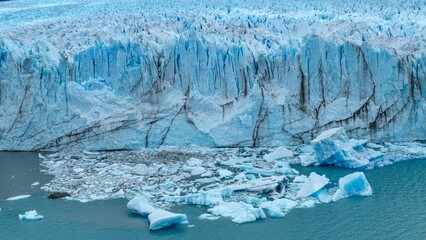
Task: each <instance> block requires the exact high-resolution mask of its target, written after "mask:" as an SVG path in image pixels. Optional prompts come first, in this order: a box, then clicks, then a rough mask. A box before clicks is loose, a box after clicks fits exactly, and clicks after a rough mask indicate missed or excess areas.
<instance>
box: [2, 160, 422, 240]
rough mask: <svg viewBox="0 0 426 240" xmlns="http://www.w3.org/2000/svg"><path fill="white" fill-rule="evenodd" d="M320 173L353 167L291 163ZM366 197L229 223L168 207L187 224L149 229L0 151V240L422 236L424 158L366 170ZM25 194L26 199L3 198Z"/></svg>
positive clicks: (121, 208)
mask: <svg viewBox="0 0 426 240" xmlns="http://www.w3.org/2000/svg"><path fill="white" fill-rule="evenodd" d="M296 168H297V169H298V170H299V171H300V172H302V173H307V174H308V173H309V172H312V171H315V172H317V173H319V174H326V175H327V177H329V178H330V179H331V180H332V182H337V179H338V178H339V177H342V176H344V175H346V174H348V173H351V172H353V171H352V170H348V169H341V168H334V167H307V168H303V167H296ZM365 175H366V176H367V179H368V180H369V182H370V184H371V185H372V187H373V190H374V193H373V196H371V197H350V198H346V199H343V200H340V201H338V202H336V203H330V204H320V205H315V207H314V208H310V209H295V210H292V211H291V212H290V213H289V214H288V215H286V216H285V217H284V218H279V219H272V218H267V219H265V220H259V221H256V222H254V223H246V224H241V225H238V224H235V223H232V222H231V220H230V219H227V218H220V219H219V220H215V221H210V220H198V219H197V217H198V216H199V215H200V214H202V213H205V212H206V208H205V207H197V206H176V207H174V208H173V209H172V211H175V212H181V213H186V214H187V215H188V220H189V221H190V224H189V225H177V226H175V227H172V228H169V229H164V230H159V231H149V230H148V228H149V222H148V220H147V219H146V218H143V217H139V216H137V215H134V214H131V213H130V212H129V211H128V210H127V208H126V204H127V200H125V199H116V200H108V201H94V202H89V203H80V202H75V201H66V200H49V199H47V196H48V193H46V192H44V191H42V190H40V186H41V185H39V186H36V187H31V183H33V182H40V183H41V184H43V183H46V182H48V181H49V180H50V179H51V177H50V176H48V175H45V174H43V173H41V172H40V167H39V160H38V157H37V153H7V152H0V208H1V209H2V210H1V211H0V239H46V240H49V239H55V240H56V239H61V240H67V239H203V240H209V239H214V240H218V239H233V240H237V239H245V240H249V239H426V160H415V161H408V162H401V163H397V164H394V165H391V166H386V167H383V168H379V169H375V170H370V171H366V172H365ZM22 194H31V195H32V196H31V197H30V198H27V199H22V200H18V201H5V199H6V198H9V197H12V196H16V195H22ZM34 209H35V210H37V212H38V213H39V214H41V215H44V217H45V218H44V219H43V220H41V221H35V222H22V221H20V220H19V219H18V214H22V213H24V212H25V211H28V210H34Z"/></svg>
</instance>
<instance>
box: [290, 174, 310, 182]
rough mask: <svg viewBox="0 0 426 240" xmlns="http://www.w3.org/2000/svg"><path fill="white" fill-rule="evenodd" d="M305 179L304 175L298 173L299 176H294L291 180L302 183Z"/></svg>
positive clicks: (306, 178)
mask: <svg viewBox="0 0 426 240" xmlns="http://www.w3.org/2000/svg"><path fill="white" fill-rule="evenodd" d="M307 180H308V177H306V176H305V175H299V176H297V177H295V178H294V179H293V182H295V183H304V182H306V181H307Z"/></svg>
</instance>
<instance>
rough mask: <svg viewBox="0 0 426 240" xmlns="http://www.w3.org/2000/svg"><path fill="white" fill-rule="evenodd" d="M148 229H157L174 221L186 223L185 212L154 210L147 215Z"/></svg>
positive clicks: (170, 224) (168, 225) (174, 222)
mask: <svg viewBox="0 0 426 240" xmlns="http://www.w3.org/2000/svg"><path fill="white" fill-rule="evenodd" d="M148 220H149V223H150V225H149V229H151V230H158V229H162V228H166V227H170V226H172V225H173V224H176V223H187V218H186V215H185V214H177V213H172V212H169V211H165V210H155V211H153V212H152V213H151V214H149V215H148Z"/></svg>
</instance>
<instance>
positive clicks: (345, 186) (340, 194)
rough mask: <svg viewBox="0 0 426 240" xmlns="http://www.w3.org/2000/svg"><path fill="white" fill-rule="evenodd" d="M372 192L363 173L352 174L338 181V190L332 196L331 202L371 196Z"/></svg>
mask: <svg viewBox="0 0 426 240" xmlns="http://www.w3.org/2000/svg"><path fill="white" fill-rule="evenodd" d="M372 194H373V190H372V189H371V186H370V183H368V181H367V178H366V177H365V175H364V173H363V172H354V173H351V174H348V175H346V176H344V177H342V178H340V179H339V189H337V191H336V193H334V195H333V198H332V199H333V201H334V202H336V201H338V200H340V199H342V198H345V197H349V196H353V195H360V196H371V195H372Z"/></svg>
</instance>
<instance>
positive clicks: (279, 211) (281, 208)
mask: <svg viewBox="0 0 426 240" xmlns="http://www.w3.org/2000/svg"><path fill="white" fill-rule="evenodd" d="M297 204H298V203H297V202H296V201H293V200H290V199H286V198H281V199H275V200H274V201H268V202H262V203H261V204H260V207H261V208H264V209H266V210H267V211H268V215H269V216H270V217H274V218H276V217H284V216H285V212H288V211H290V210H291V209H292V208H294V207H296V206H297Z"/></svg>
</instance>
